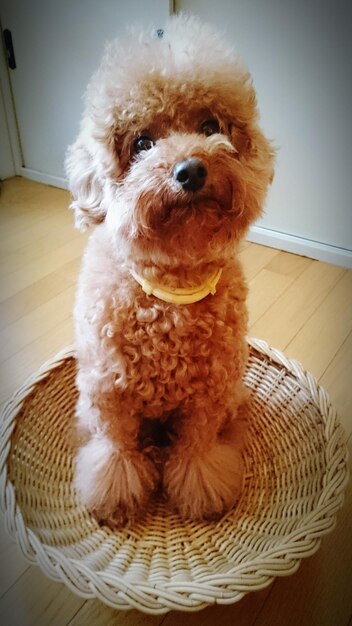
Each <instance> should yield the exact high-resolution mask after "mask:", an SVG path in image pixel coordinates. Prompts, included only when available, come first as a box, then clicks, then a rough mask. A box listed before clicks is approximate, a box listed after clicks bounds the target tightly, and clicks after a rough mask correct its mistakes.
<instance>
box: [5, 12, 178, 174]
mask: <svg viewBox="0 0 352 626" xmlns="http://www.w3.org/2000/svg"><path fill="white" fill-rule="evenodd" d="M168 15H169V0H148V1H144V0H128V1H127V2H124V1H122V0H100V1H99V0H60V1H58V0H31V1H30V2H29V1H28V0H2V1H1V3H0V18H1V26H2V29H3V30H5V29H8V30H10V31H11V34H12V41H13V48H14V54H15V61H16V69H9V76H10V81H11V89H12V94H13V100H14V106H15V113H16V118H17V125H18V132H19V137H20V146H21V152H22V154H21V156H20V157H19V158H21V160H22V163H21V165H22V166H23V168H24V170H23V169H21V168H19V169H20V171H18V172H17V173H21V174H23V175H26V176H29V177H31V178H35V179H37V180H41V181H43V182H49V183H52V184H54V185H55V184H56V185H59V186H64V185H65V180H64V168H63V162H64V155H65V151H66V148H67V146H68V145H69V144H70V143H71V142H72V141H73V140H74V138H75V136H76V135H77V133H78V128H79V120H80V116H81V113H82V107H83V104H82V95H83V93H84V90H85V87H86V85H87V82H88V80H89V78H90V76H91V74H92V72H93V71H94V70H95V69H96V67H97V65H98V63H99V61H100V58H101V56H102V53H103V50H104V44H105V42H106V41H107V40H109V39H112V38H113V37H115V36H116V35H117V34H119V33H120V32H121V31H123V30H125V27H126V25H128V24H132V23H138V24H146V25H147V26H149V25H151V24H156V25H160V27H162V26H163V24H164V23H165V21H166V19H167V17H168ZM3 80H4V76H3V74H2V81H3Z"/></svg>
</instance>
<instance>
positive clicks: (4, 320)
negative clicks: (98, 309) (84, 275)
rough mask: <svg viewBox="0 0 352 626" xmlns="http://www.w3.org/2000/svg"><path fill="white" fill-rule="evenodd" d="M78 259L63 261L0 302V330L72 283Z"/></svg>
mask: <svg viewBox="0 0 352 626" xmlns="http://www.w3.org/2000/svg"><path fill="white" fill-rule="evenodd" d="M79 261H80V260H79V259H78V260H76V259H75V260H74V261H73V262H70V263H65V264H64V265H62V266H60V269H59V270H58V271H56V272H52V273H51V274H48V275H47V276H44V278H41V279H40V280H38V281H36V282H34V283H32V284H31V285H28V287H25V288H24V289H22V290H21V291H19V292H18V293H16V294H14V295H13V296H11V297H10V298H7V300H4V301H3V302H0V330H2V329H3V328H6V327H7V326H10V325H11V324H13V322H15V321H16V320H18V319H20V318H21V317H24V316H25V315H28V313H30V312H31V311H33V310H34V309H36V308H37V307H39V306H41V305H42V304H45V303H46V302H48V301H49V300H51V299H52V298H55V297H56V296H57V295H58V294H60V293H62V292H63V291H65V289H68V288H69V287H71V286H72V285H74V283H75V277H76V274H77V268H78V264H79ZM72 263H74V266H73V267H74V269H73V267H72Z"/></svg>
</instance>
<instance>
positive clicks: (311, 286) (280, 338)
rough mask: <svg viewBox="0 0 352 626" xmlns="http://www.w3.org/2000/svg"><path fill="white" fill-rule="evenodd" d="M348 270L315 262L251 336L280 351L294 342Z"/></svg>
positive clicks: (279, 300)
mask: <svg viewBox="0 0 352 626" xmlns="http://www.w3.org/2000/svg"><path fill="white" fill-rule="evenodd" d="M345 271H346V270H344V269H343V268H341V267H337V266H334V265H327V264H326V263H320V262H318V261H313V262H312V263H311V264H310V265H309V266H308V267H307V269H305V270H304V272H302V274H301V275H300V276H299V279H297V280H295V281H294V283H293V284H292V285H291V286H290V287H289V288H288V289H287V290H286V291H285V292H284V293H283V294H282V296H280V297H279V298H278V299H277V300H276V301H275V302H274V303H273V304H272V306H271V307H270V308H269V309H268V310H267V311H266V312H265V313H264V315H262V316H261V317H260V318H259V319H258V320H257V321H256V322H255V323H254V324H253V325H252V326H250V334H251V335H253V336H255V337H260V338H262V339H265V340H266V341H267V342H268V343H269V344H270V345H272V346H275V347H276V348H279V349H282V350H283V349H285V347H286V346H287V345H288V344H289V343H290V341H292V339H293V337H295V335H296V334H297V333H298V331H299V330H300V329H301V328H302V326H303V325H304V324H305V323H306V322H307V321H308V320H309V318H310V317H311V315H312V314H313V313H314V311H315V310H316V309H317V308H318V307H319V306H320V304H321V303H322V301H323V300H324V299H325V297H326V296H327V294H328V293H329V292H330V291H331V289H332V288H333V287H334V284H335V282H336V281H337V280H338V279H339V278H340V277H341V276H342V275H343V274H344V272H345Z"/></svg>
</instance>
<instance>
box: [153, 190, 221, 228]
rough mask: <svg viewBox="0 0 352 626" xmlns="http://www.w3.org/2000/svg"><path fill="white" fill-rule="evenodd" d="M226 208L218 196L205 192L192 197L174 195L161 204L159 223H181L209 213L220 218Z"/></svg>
mask: <svg viewBox="0 0 352 626" xmlns="http://www.w3.org/2000/svg"><path fill="white" fill-rule="evenodd" d="M228 210H229V209H228V208H227V207H225V206H224V204H223V203H222V202H221V200H220V199H219V198H216V197H214V196H212V195H209V194H205V193H198V194H194V196H193V197H192V198H182V197H175V198H174V199H170V200H169V201H168V202H166V203H165V204H164V205H163V207H162V215H160V218H159V223H160V225H165V226H166V225H168V224H169V223H170V222H173V221H176V222H178V223H181V222H184V221H187V219H189V218H190V217H192V218H194V217H196V216H197V215H198V216H199V217H202V216H203V215H205V214H209V213H211V214H213V215H214V216H215V215H216V216H217V217H218V218H219V219H221V218H222V216H223V215H224V213H227V212H228Z"/></svg>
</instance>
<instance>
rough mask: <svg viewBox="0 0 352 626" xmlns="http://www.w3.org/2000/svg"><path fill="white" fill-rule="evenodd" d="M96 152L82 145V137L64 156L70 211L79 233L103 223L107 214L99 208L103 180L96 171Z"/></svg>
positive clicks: (89, 143) (88, 143)
mask: <svg viewBox="0 0 352 626" xmlns="http://www.w3.org/2000/svg"><path fill="white" fill-rule="evenodd" d="M98 152H99V150H98V148H96V149H95V147H94V146H93V145H92V144H91V142H89V141H85V140H84V138H83V137H82V135H80V136H79V137H78V139H77V141H76V142H75V143H74V144H73V145H72V146H70V148H69V149H68V152H67V157H66V162H65V166H66V173H67V177H68V182H69V190H70V191H71V194H72V196H73V202H72V203H71V208H72V209H73V211H74V214H75V225H76V227H77V228H78V229H79V230H82V231H84V230H86V229H87V228H88V227H90V226H93V225H95V224H99V223H100V222H102V221H103V220H104V218H105V214H106V210H105V209H104V208H103V207H102V199H103V188H104V180H105V179H104V176H103V175H102V173H101V172H100V171H99V170H100V169H101V168H100V159H99V158H98V154H97V153H98Z"/></svg>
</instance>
